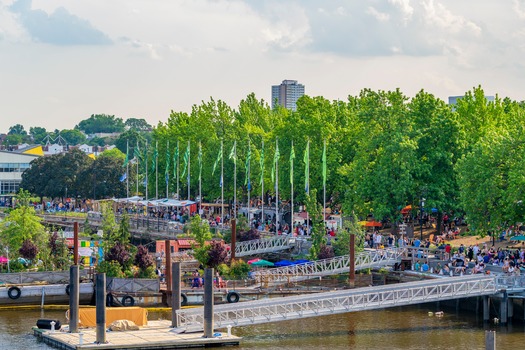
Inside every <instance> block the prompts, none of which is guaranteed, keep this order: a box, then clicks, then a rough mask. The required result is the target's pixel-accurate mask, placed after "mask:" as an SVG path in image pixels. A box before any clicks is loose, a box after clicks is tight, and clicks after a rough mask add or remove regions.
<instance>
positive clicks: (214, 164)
mask: <svg viewBox="0 0 525 350" xmlns="http://www.w3.org/2000/svg"><path fill="white" fill-rule="evenodd" d="M221 159H222V143H221V148H220V149H219V153H218V154H217V159H216V160H215V163H213V170H212V171H211V174H212V175H213V174H215V170H216V169H217V165H219V162H220V161H221Z"/></svg>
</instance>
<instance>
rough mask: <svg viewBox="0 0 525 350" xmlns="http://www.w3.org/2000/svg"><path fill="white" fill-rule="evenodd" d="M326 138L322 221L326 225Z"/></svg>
mask: <svg viewBox="0 0 525 350" xmlns="http://www.w3.org/2000/svg"><path fill="white" fill-rule="evenodd" d="M325 220H326V139H324V142H323V223H324V224H325V227H326V221H325Z"/></svg>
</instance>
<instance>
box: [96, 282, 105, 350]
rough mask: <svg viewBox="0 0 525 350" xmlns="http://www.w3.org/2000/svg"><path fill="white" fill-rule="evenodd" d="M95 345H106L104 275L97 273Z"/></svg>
mask: <svg viewBox="0 0 525 350" xmlns="http://www.w3.org/2000/svg"><path fill="white" fill-rule="evenodd" d="M96 319H97V320H96V321H97V326H96V333H97V340H96V343H97V344H105V343H106V274H105V273H97V287H96Z"/></svg>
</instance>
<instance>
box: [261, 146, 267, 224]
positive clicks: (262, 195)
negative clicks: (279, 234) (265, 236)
mask: <svg viewBox="0 0 525 350" xmlns="http://www.w3.org/2000/svg"><path fill="white" fill-rule="evenodd" d="M261 147H262V148H261V152H262V153H261V156H262V157H264V140H262V146H261ZM261 203H262V206H261V221H262V227H263V231H264V228H265V226H266V225H265V223H264V221H265V220H264V158H263V159H262V160H261Z"/></svg>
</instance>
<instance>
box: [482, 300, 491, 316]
mask: <svg viewBox="0 0 525 350" xmlns="http://www.w3.org/2000/svg"><path fill="white" fill-rule="evenodd" d="M489 319H490V299H489V297H488V296H486V295H485V296H483V322H488V321H489Z"/></svg>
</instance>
